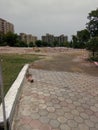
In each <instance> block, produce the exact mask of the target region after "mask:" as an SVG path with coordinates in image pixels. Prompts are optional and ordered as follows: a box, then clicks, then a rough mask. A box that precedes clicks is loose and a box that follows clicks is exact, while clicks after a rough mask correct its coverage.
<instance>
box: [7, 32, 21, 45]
mask: <svg viewBox="0 0 98 130" xmlns="http://www.w3.org/2000/svg"><path fill="white" fill-rule="evenodd" d="M5 41H6V43H7V45H9V46H16V44H17V42H19V41H18V35H17V34H14V33H12V32H8V33H7V34H5Z"/></svg>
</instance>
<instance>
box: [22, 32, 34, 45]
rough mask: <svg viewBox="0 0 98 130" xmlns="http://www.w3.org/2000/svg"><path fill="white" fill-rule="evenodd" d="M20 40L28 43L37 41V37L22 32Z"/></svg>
mask: <svg viewBox="0 0 98 130" xmlns="http://www.w3.org/2000/svg"><path fill="white" fill-rule="evenodd" d="M20 40H21V41H23V42H25V43H27V44H29V43H30V42H33V43H35V42H36V41H37V37H36V36H33V35H31V34H26V33H20Z"/></svg>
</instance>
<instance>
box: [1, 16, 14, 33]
mask: <svg viewBox="0 0 98 130" xmlns="http://www.w3.org/2000/svg"><path fill="white" fill-rule="evenodd" d="M0 32H1V33H3V34H6V33H8V32H12V33H14V25H13V24H12V23H10V22H8V21H6V20H4V19H2V18H0Z"/></svg>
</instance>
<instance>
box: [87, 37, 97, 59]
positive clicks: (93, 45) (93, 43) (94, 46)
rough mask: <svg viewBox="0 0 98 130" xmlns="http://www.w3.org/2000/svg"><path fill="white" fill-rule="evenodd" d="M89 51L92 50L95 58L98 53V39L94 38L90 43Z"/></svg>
mask: <svg viewBox="0 0 98 130" xmlns="http://www.w3.org/2000/svg"><path fill="white" fill-rule="evenodd" d="M87 49H88V50H90V51H91V52H92V56H93V57H95V52H98V37H93V38H91V39H90V40H89V41H88V43H87Z"/></svg>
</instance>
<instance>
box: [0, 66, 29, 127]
mask: <svg viewBox="0 0 98 130" xmlns="http://www.w3.org/2000/svg"><path fill="white" fill-rule="evenodd" d="M28 67H29V64H26V65H24V67H23V68H22V70H21V71H20V73H19V75H18V77H17V78H16V80H15V81H14V83H13V84H12V86H11V88H10V89H9V91H8V92H7V94H6V96H5V98H4V99H5V109H6V119H7V123H8V125H9V126H8V127H10V125H11V122H12V118H13V114H14V110H15V106H16V103H17V99H18V96H19V92H20V89H21V86H22V83H23V80H24V78H25V75H26V72H27V70H28ZM3 125H4V122H3V111H2V104H1V105H0V127H1V128H2V127H3Z"/></svg>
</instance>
